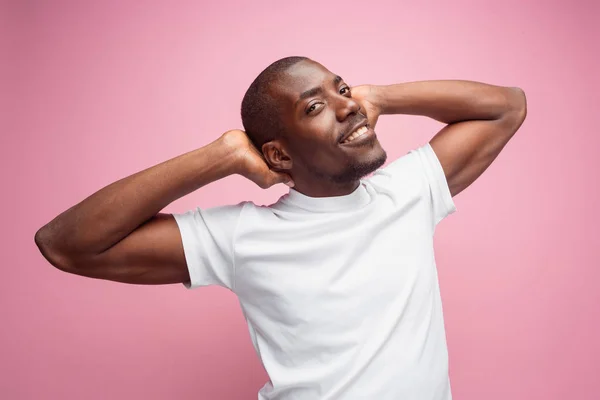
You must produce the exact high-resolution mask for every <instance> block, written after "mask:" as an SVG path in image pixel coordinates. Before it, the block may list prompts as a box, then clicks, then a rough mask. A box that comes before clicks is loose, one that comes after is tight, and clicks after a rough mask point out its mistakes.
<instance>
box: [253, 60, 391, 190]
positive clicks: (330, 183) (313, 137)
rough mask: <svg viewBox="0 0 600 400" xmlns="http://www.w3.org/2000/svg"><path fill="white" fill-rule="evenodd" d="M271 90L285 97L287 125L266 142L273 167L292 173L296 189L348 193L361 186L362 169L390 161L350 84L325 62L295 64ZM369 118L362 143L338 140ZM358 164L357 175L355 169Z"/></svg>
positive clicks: (283, 113) (266, 154)
mask: <svg viewBox="0 0 600 400" xmlns="http://www.w3.org/2000/svg"><path fill="white" fill-rule="evenodd" d="M270 91H271V95H272V96H273V97H275V98H277V99H281V100H280V104H281V106H280V118H281V119H282V121H283V123H284V125H285V127H286V131H285V133H284V135H283V137H281V138H278V139H275V140H273V141H271V142H268V143H265V144H264V146H263V147H262V151H263V155H264V157H265V159H266V160H267V163H268V164H269V166H270V167H271V169H273V170H274V171H277V172H283V173H287V174H289V175H290V176H291V177H292V179H293V181H294V183H295V186H294V188H295V190H298V191H299V192H301V193H303V194H305V195H307V196H311V197H329V196H341V195H345V194H349V193H351V192H352V191H354V190H355V189H356V188H357V187H358V185H359V182H360V181H359V179H360V178H361V177H362V176H360V175H363V176H364V175H366V174H367V173H370V172H372V171H375V170H376V169H377V168H379V167H380V166H381V165H382V164H383V163H384V162H385V160H386V153H385V151H384V150H383V148H382V147H381V144H380V143H379V140H378V139H377V136H376V135H375V133H374V131H373V128H372V127H371V126H369V125H368V120H367V116H366V113H365V111H364V109H363V108H362V107H361V105H360V104H359V103H358V102H357V101H356V100H355V99H353V98H352V91H351V89H350V87H349V86H348V85H347V84H346V83H345V82H344V81H343V79H340V78H339V77H338V76H337V75H336V74H333V73H332V72H330V71H329V70H328V69H327V68H325V67H324V66H322V65H321V64H319V63H316V62H314V61H309V60H307V61H302V62H299V63H297V64H295V65H294V66H292V67H290V68H289V69H288V70H287V71H286V72H285V73H284V74H282V75H281V76H280V79H279V80H278V81H277V82H275V83H274V84H272V85H271V87H270ZM303 93H305V94H306V95H305V96H302V97H301V95H302V94H303ZM364 124H367V127H369V130H370V133H371V134H372V135H371V136H370V137H369V140H367V141H365V142H362V143H361V145H360V146H357V145H353V146H348V145H344V144H341V143H339V139H340V137H341V136H343V135H344V134H346V133H349V132H351V131H353V130H354V129H355V127H356V126H357V125H364ZM356 170H359V171H360V173H359V174H358V175H357V174H356V173H354V174H353V173H352V171H356ZM332 177H336V178H332Z"/></svg>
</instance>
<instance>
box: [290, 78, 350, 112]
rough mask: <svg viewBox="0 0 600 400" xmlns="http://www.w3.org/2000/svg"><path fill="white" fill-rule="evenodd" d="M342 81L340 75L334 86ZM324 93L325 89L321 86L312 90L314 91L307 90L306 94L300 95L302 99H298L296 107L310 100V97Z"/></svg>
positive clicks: (335, 79) (334, 81)
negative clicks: (307, 99)
mask: <svg viewBox="0 0 600 400" xmlns="http://www.w3.org/2000/svg"><path fill="white" fill-rule="evenodd" d="M341 81H343V79H342V77H341V76H339V75H336V76H335V78H333V84H334V85H337V84H338V83H340V82H341ZM322 92H323V88H322V87H321V86H318V87H315V88H312V89H308V90H305V91H304V92H302V93H301V94H300V97H299V98H298V100H297V101H296V105H298V103H300V102H301V101H302V100H304V99H306V98H308V97H312V96H314V95H316V94H319V93H322Z"/></svg>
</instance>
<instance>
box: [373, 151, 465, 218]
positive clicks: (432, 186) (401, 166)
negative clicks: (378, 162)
mask: <svg viewBox="0 0 600 400" xmlns="http://www.w3.org/2000/svg"><path fill="white" fill-rule="evenodd" d="M383 172H384V173H385V174H386V175H388V176H390V177H391V178H392V181H394V184H395V185H400V186H402V185H403V184H410V182H415V183H416V181H414V180H415V179H416V180H420V181H421V182H423V183H424V185H423V186H422V187H424V192H423V193H424V196H426V200H427V201H428V203H429V207H430V210H431V214H432V221H433V226H434V227H435V226H436V225H437V224H439V223H440V222H441V221H442V220H443V219H444V218H446V217H447V216H448V215H450V214H452V213H453V212H455V211H456V205H455V204H454V201H453V200H452V195H451V193H450V188H449V187H448V182H447V181H446V175H445V174H444V170H443V169H442V165H441V164H440V161H439V159H438V157H437V155H436V154H435V151H434V150H433V148H432V147H431V145H430V144H429V143H427V144H425V145H424V146H421V147H418V148H416V149H414V150H411V151H409V152H408V154H406V155H405V156H403V157H400V158H398V159H397V160H395V161H393V162H392V163H390V164H389V165H388V166H386V167H385V168H384V169H383ZM419 186H421V185H419Z"/></svg>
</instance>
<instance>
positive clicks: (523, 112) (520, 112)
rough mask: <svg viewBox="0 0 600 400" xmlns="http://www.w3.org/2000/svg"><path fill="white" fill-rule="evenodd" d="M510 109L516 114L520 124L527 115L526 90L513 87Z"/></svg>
mask: <svg viewBox="0 0 600 400" xmlns="http://www.w3.org/2000/svg"><path fill="white" fill-rule="evenodd" d="M510 90H511V99H510V102H509V103H510V107H509V108H510V111H511V112H512V114H514V117H515V119H516V120H517V122H518V124H519V126H520V125H521V124H522V123H523V121H525V118H526V117H527V96H526V95H525V91H524V90H523V89H521V88H519V87H511V88H510Z"/></svg>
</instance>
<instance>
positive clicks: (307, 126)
mask: <svg viewBox="0 0 600 400" xmlns="http://www.w3.org/2000/svg"><path fill="white" fill-rule="evenodd" d="M382 114H413V115H424V116H428V117H431V118H434V119H436V120H438V121H441V122H444V123H446V124H447V125H446V126H445V127H444V128H443V129H442V130H441V131H440V132H438V133H437V134H436V135H435V136H434V137H433V138H432V139H431V141H430V142H429V143H427V144H425V145H423V146H421V147H419V148H416V149H414V150H412V151H410V152H408V153H407V154H406V155H404V156H402V157H400V158H398V159H397V160H394V161H393V162H391V163H390V164H388V165H387V166H386V167H383V168H381V167H382V165H383V164H384V163H385V161H386V153H385V151H384V150H383V148H382V147H381V145H380V143H379V141H378V139H377V135H376V134H375V126H376V123H377V120H378V118H379V116H380V115H382ZM525 115H526V100H525V95H524V93H523V91H522V90H520V89H518V88H510V87H500V86H493V85H488V84H483V83H477V82H470V81H425V82H410V83H401V84H394V85H389V86H372V85H362V86H357V87H354V88H350V87H349V86H348V85H347V84H346V83H345V82H344V80H343V79H342V78H341V77H340V76H338V75H336V74H334V73H332V72H331V71H329V70H327V69H326V68H325V67H324V66H322V65H321V64H319V63H317V62H315V61H312V60H310V59H307V58H304V57H288V58H285V59H282V60H279V61H277V62H275V63H273V64H271V65H270V66H269V67H268V68H266V69H265V70H264V71H263V72H262V73H261V74H260V75H259V76H258V77H257V78H256V80H255V81H254V82H253V83H252V85H251V86H250V88H249V89H248V91H247V93H246V95H245V96H244V99H243V101H242V121H243V124H244V129H245V131H241V130H232V131H228V132H226V133H224V134H223V135H221V136H220V137H219V138H218V139H217V140H215V141H214V142H212V143H210V144H209V145H207V146H205V147H202V148H200V149H197V150H193V151H191V152H189V153H186V154H183V155H181V156H179V157H176V158H174V159H171V160H168V161H166V162H164V163H162V164H159V165H156V166H154V167H151V168H148V169H146V170H144V171H141V172H138V173H137V174H134V175H131V176H129V177H126V178H124V179H121V180H119V181H117V182H115V183H113V184H111V185H109V186H107V187H105V188H103V189H101V190H99V191H98V192H96V193H94V194H93V195H91V196H90V197H88V198H86V199H84V200H83V201H82V202H80V203H79V204H76V205H74V206H73V207H71V208H70V209H68V210H67V211H65V212H63V213H62V214H60V215H59V216H57V217H56V218H54V219H53V220H52V221H51V222H50V223H48V224H47V225H46V226H44V227H43V228H41V229H40V230H39V231H38V232H37V234H36V237H35V240H36V243H37V245H38V247H39V248H40V251H41V252H42V254H43V255H44V256H45V257H46V258H47V259H48V260H49V262H50V263H51V264H53V265H54V266H56V267H57V268H59V269H61V270H63V271H66V272H69V273H74V274H78V275H82V276H88V277H92V278H100V279H108V280H113V281H118V282H126V283H134V284H167V283H183V284H185V286H186V287H188V288H195V287H199V286H206V285H220V286H223V287H225V288H228V289H230V290H231V291H233V292H234V293H235V294H236V295H237V296H238V298H239V301H240V305H241V308H242V311H243V314H244V317H245V318H246V321H247V323H248V328H249V331H250V336H251V339H252V342H253V344H254V347H255V349H256V352H257V354H258V356H259V357H260V360H261V361H262V363H263V365H264V367H265V369H266V371H267V373H268V375H269V382H267V383H266V384H265V385H264V387H263V388H262V389H261V390H260V392H259V394H258V398H259V399H390V400H391V399H403V400H448V399H451V391H450V382H449V379H448V353H447V347H446V338H445V332H444V320H443V314H442V303H441V296H440V291H439V286H438V280H437V272H436V264H435V258H434V251H433V235H434V231H435V227H436V226H437V224H438V223H439V222H440V221H441V220H442V219H444V218H445V217H446V216H448V215H449V214H451V213H452V212H454V211H455V206H454V202H453V199H452V197H453V196H455V195H456V194H458V193H459V192H461V191H462V190H464V189H465V188H466V187H468V186H469V185H470V184H471V183H472V182H473V181H474V180H475V179H477V177H479V176H480V175H481V174H482V173H483V171H484V170H485V169H486V168H487V167H488V166H489V165H490V164H491V163H492V161H493V160H494V159H495V158H496V157H497V155H498V154H499V153H500V151H501V150H502V148H503V147H504V146H505V145H506V143H507V142H508V141H509V139H510V138H511V137H512V136H513V135H514V133H515V132H516V131H517V129H518V128H519V127H520V126H521V124H522V122H523V120H524V119H525ZM231 174H241V175H243V176H245V177H247V178H248V179H251V180H252V181H254V182H255V183H256V184H258V185H259V186H260V187H263V188H267V187H270V186H272V185H274V184H276V183H286V184H288V185H289V186H291V187H292V188H291V189H290V191H289V193H287V194H285V195H284V196H282V197H281V198H280V199H279V200H278V201H277V202H275V203H274V204H272V205H270V206H268V207H265V206H258V205H255V204H254V203H252V202H242V203H239V204H235V205H224V206H220V207H215V208H208V209H202V208H196V209H194V210H190V211H189V212H187V213H182V214H174V215H171V214H164V213H160V211H161V210H162V209H163V208H164V207H165V206H167V205H168V204H169V203H171V202H172V201H174V200H175V199H177V198H179V197H182V196H184V195H186V194H188V193H190V192H192V191H194V190H196V189H198V188H200V187H202V186H204V185H206V184H209V183H210V182H213V181H215V180H218V179H221V178H223V177H226V176H228V175H231ZM199 362H203V361H202V360H199Z"/></svg>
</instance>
